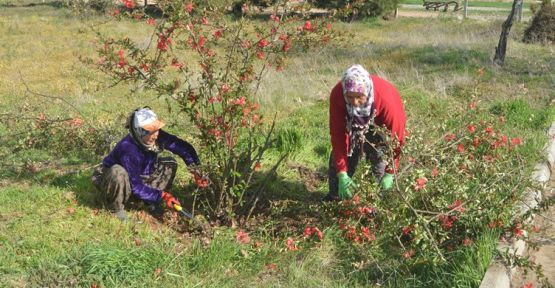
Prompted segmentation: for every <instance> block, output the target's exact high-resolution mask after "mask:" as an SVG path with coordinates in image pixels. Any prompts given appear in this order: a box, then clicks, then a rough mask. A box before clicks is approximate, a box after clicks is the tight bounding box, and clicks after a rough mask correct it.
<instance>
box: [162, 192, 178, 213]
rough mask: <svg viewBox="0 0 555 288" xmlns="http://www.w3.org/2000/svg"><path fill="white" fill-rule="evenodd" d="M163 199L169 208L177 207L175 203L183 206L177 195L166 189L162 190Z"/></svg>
mask: <svg viewBox="0 0 555 288" xmlns="http://www.w3.org/2000/svg"><path fill="white" fill-rule="evenodd" d="M162 200H164V202H165V203H166V205H167V206H168V208H171V209H175V205H179V206H181V203H179V200H177V199H175V197H173V195H172V194H170V193H168V192H166V191H163V192H162Z"/></svg>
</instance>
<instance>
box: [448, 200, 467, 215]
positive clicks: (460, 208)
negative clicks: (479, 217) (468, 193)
mask: <svg viewBox="0 0 555 288" xmlns="http://www.w3.org/2000/svg"><path fill="white" fill-rule="evenodd" d="M448 208H449V209H451V210H453V211H456V212H459V213H462V212H464V207H463V206H462V202H461V200H459V199H456V200H455V201H454V202H453V204H451V205H449V206H448Z"/></svg>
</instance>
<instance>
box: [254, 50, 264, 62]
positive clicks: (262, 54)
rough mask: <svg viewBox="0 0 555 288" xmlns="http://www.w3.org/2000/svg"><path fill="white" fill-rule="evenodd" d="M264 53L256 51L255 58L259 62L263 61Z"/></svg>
mask: <svg viewBox="0 0 555 288" xmlns="http://www.w3.org/2000/svg"><path fill="white" fill-rule="evenodd" d="M264 57H265V55H264V52H262V51H256V58H258V59H260V60H264Z"/></svg>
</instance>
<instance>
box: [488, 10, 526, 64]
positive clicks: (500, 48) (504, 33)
mask: <svg viewBox="0 0 555 288" xmlns="http://www.w3.org/2000/svg"><path fill="white" fill-rule="evenodd" d="M521 7H522V0H514V1H513V6H512V8H511V13H509V17H507V20H505V22H503V26H502V29H501V36H500V37H499V44H497V47H496V48H495V57H493V63H494V64H496V65H499V66H503V65H504V64H505V52H506V51H507V37H508V36H509V33H510V32H511V27H512V26H513V21H514V16H515V13H516V12H517V9H520V8H521Z"/></svg>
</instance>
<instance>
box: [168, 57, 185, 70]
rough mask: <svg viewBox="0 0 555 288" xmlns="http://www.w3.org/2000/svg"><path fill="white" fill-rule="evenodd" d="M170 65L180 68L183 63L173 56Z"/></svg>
mask: <svg viewBox="0 0 555 288" xmlns="http://www.w3.org/2000/svg"><path fill="white" fill-rule="evenodd" d="M171 66H172V67H174V68H177V69H180V68H183V66H185V64H183V63H179V62H178V61H177V59H176V58H173V59H172V63H171Z"/></svg>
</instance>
